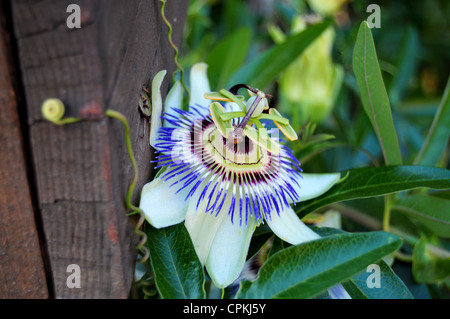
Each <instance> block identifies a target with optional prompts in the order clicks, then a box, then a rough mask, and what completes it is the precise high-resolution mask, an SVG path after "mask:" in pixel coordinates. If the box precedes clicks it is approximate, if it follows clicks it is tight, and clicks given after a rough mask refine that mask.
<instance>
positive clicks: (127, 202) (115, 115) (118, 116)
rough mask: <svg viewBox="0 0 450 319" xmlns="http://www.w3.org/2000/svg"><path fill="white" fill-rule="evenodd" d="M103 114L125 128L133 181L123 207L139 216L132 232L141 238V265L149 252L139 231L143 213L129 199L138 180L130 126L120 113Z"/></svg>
mask: <svg viewBox="0 0 450 319" xmlns="http://www.w3.org/2000/svg"><path fill="white" fill-rule="evenodd" d="M105 114H106V116H109V117H112V118H115V119H117V120H119V121H120V122H122V124H123V125H124V127H125V143H126V145H127V151H128V156H129V157H130V161H131V166H132V167H133V175H134V176H133V179H132V181H131V183H130V186H129V188H128V192H127V196H126V198H125V205H126V206H127V208H128V209H130V210H133V211H135V212H137V213H138V214H139V220H138V222H137V224H136V227H135V229H134V232H135V234H136V235H138V236H139V237H140V238H141V240H140V241H139V243H138V245H137V249H139V250H140V251H141V253H142V254H143V257H142V258H141V259H140V260H139V262H141V263H143V262H145V261H146V260H147V259H148V257H149V252H148V249H147V247H145V244H146V242H147V235H146V234H145V233H144V232H143V231H141V230H140V229H141V226H142V225H143V224H144V221H145V215H144V212H143V211H142V209H140V208H139V207H136V206H134V205H133V204H132V203H131V197H132V196H133V192H134V187H135V186H136V183H137V180H138V169H137V165H136V160H135V158H134V155H133V149H132V147H131V139H130V126H129V125H128V121H127V119H126V118H125V116H124V115H123V114H122V113H119V112H117V111H114V110H106V111H105Z"/></svg>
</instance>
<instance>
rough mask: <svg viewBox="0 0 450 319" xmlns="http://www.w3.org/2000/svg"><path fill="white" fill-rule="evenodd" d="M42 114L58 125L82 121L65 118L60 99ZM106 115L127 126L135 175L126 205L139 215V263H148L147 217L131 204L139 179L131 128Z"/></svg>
mask: <svg viewBox="0 0 450 319" xmlns="http://www.w3.org/2000/svg"><path fill="white" fill-rule="evenodd" d="M41 112H42V115H43V117H44V118H45V119H46V120H48V121H50V122H52V123H54V124H57V125H63V124H68V123H75V122H78V121H80V120H82V119H81V118H74V117H68V118H64V113H65V107H64V103H63V102H62V101H61V100H60V99H57V98H51V99H47V100H45V101H44V102H43V103H42V107H41ZM105 115H106V116H109V117H112V118H115V119H118V120H119V121H121V122H122V123H123V125H124V126H125V141H126V145H127V151H128V155H129V157H130V161H131V165H132V166H133V173H134V176H133V180H132V182H131V184H130V186H129V188H128V192H127V196H126V198H125V205H126V206H127V208H128V209H130V210H132V213H130V214H135V213H137V214H139V220H138V222H137V224H136V227H135V229H134V233H135V234H136V235H138V236H139V238H140V240H139V242H138V244H137V249H138V250H139V252H140V253H141V255H142V257H141V258H140V259H139V260H138V262H140V263H144V262H145V261H147V259H148V257H149V252H148V249H147V247H145V244H146V242H147V235H146V234H145V233H144V232H143V231H141V227H142V225H143V224H144V221H145V215H144V212H143V211H142V210H141V209H140V208H139V207H136V206H134V205H133V204H132V203H131V197H132V195H133V191H134V187H135V185H136V182H137V179H138V171H137V165H136V160H135V158H134V155H133V150H132V148H131V140H130V126H129V125H128V121H127V119H126V118H125V116H123V115H122V114H121V113H119V112H117V111H113V110H106V112H105Z"/></svg>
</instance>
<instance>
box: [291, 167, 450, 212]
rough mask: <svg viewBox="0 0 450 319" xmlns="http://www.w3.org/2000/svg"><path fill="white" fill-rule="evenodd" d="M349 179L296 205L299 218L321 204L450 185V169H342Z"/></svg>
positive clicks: (295, 208) (443, 187) (321, 205)
mask: <svg viewBox="0 0 450 319" xmlns="http://www.w3.org/2000/svg"><path fill="white" fill-rule="evenodd" d="M347 173H348V176H347V178H346V179H345V180H344V181H342V182H340V183H338V184H336V185H334V186H333V188H331V189H330V190H329V191H328V192H327V193H325V194H323V195H322V196H319V197H316V198H314V199H311V200H308V201H304V202H301V203H299V204H297V205H296V206H295V207H294V210H295V211H296V213H297V214H299V216H300V217H303V216H305V215H306V214H308V213H311V212H313V211H315V210H317V209H319V208H320V207H323V206H325V205H329V204H332V203H336V202H342V201H346V200H351V199H358V198H367V197H374V196H381V195H386V194H391V193H395V192H400V191H404V190H410V189H414V188H418V187H429V188H434V189H448V188H450V171H449V170H447V169H443V168H437V167H428V166H402V165H400V166H380V167H364V168H356V169H351V170H349V171H348V172H342V173H341V176H345V175H346V174H347Z"/></svg>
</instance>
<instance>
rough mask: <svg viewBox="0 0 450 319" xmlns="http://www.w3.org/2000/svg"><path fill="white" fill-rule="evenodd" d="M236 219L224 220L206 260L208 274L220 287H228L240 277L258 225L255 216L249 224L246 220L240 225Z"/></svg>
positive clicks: (250, 219) (227, 218)
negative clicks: (232, 221)
mask: <svg viewBox="0 0 450 319" xmlns="http://www.w3.org/2000/svg"><path fill="white" fill-rule="evenodd" d="M236 219H237V218H235V221H234V224H232V223H231V218H230V217H229V216H227V217H225V219H224V220H223V221H222V224H221V225H220V227H219V229H218V230H217V232H216V236H215V237H214V241H213V243H212V246H211V250H210V252H209V255H208V259H207V260H206V269H207V270H208V274H209V275H210V276H211V279H212V280H213V281H214V284H215V285H216V286H217V287H219V288H224V287H227V286H228V285H230V284H231V283H232V282H233V281H234V280H236V279H237V278H238V277H239V274H240V273H241V271H242V269H243V268H244V264H245V260H246V257H247V253H248V248H249V246H250V240H251V238H252V235H253V232H254V231H255V227H256V219H255V218H254V217H253V216H252V217H250V216H249V219H248V222H247V226H245V223H244V221H243V222H242V226H240V225H239V221H237V220H236Z"/></svg>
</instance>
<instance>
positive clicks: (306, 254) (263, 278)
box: [237, 232, 402, 299]
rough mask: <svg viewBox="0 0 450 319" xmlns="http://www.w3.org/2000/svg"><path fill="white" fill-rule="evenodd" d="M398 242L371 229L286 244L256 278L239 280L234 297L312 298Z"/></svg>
mask: <svg viewBox="0 0 450 319" xmlns="http://www.w3.org/2000/svg"><path fill="white" fill-rule="evenodd" d="M401 242H402V241H401V239H400V238H398V237H397V236H395V235H392V234H389V233H385V232H371V233H355V234H350V233H347V234H337V235H332V236H329V237H325V238H321V239H318V240H314V241H311V242H307V243H304V244H301V245H298V246H290V247H288V248H286V249H283V250H281V251H279V252H277V253H275V254H274V255H273V256H271V257H270V258H269V259H268V260H267V262H266V263H265V264H264V265H263V266H262V268H261V269H260V271H259V275H258V279H256V280H255V281H254V282H249V281H244V282H242V283H241V289H240V291H239V292H238V295H237V298H247V299H253V298H261V299H265V298H312V297H314V296H316V295H318V294H320V293H321V292H324V291H325V290H326V289H328V288H330V287H332V286H334V285H336V284H338V283H340V282H342V281H344V280H346V279H349V278H350V277H351V276H353V275H355V274H357V273H359V272H360V271H362V270H363V269H366V267H367V266H368V265H370V264H372V263H375V262H377V261H378V260H379V259H381V258H382V257H383V256H385V255H387V254H389V253H392V252H394V251H395V250H397V249H398V248H399V247H400V245H401Z"/></svg>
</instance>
